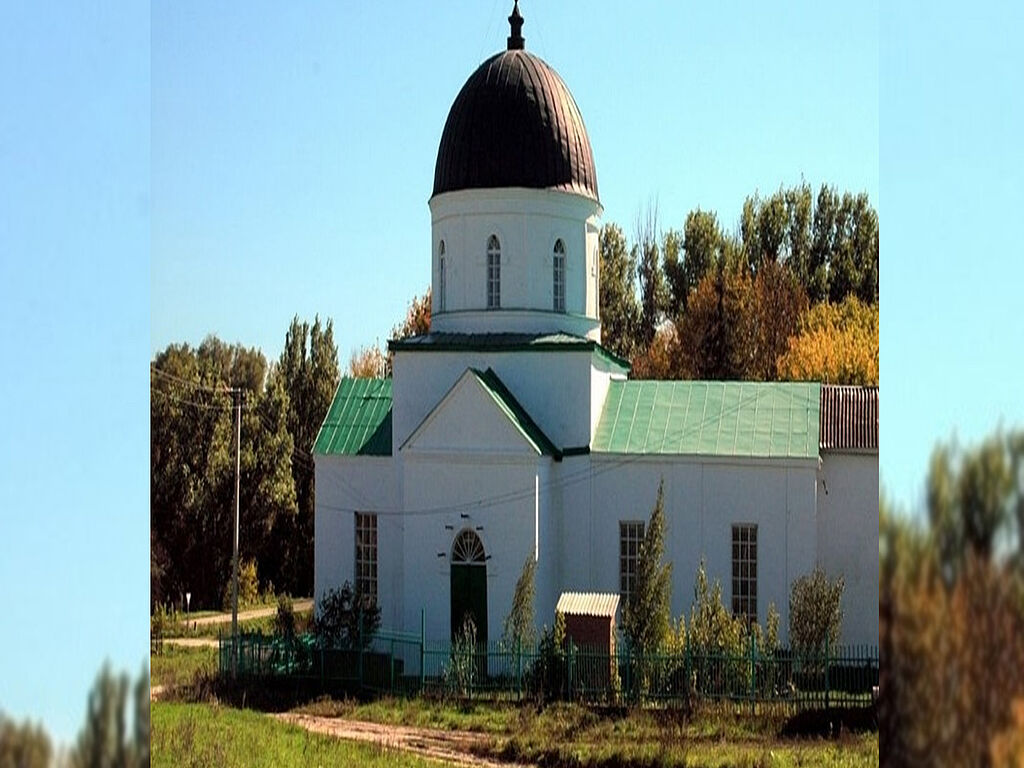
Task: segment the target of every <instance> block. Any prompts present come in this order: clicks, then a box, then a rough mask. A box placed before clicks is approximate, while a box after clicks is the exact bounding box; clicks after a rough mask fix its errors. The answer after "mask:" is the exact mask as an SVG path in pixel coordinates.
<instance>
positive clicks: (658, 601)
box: [622, 480, 672, 654]
mask: <svg viewBox="0 0 1024 768" xmlns="http://www.w3.org/2000/svg"><path fill="white" fill-rule="evenodd" d="M664 490H665V481H664V480H662V481H661V482H660V483H659V484H658V497H657V500H656V501H655V503H654V509H652V510H651V517H650V520H649V521H648V524H647V530H646V532H645V533H644V541H643V544H642V545H641V546H640V556H639V558H638V559H637V564H636V580H635V581H634V583H633V590H632V591H631V592H630V595H629V600H628V601H627V603H626V606H625V610H624V611H623V615H622V633H623V634H624V635H625V636H626V638H627V639H628V640H629V646H630V648H631V649H632V650H633V651H634V652H635V653H638V654H648V653H657V652H658V651H659V650H661V648H662V646H663V645H664V644H665V642H666V640H667V639H668V636H669V633H670V632H671V622H672V619H671V615H670V610H671V609H670V607H669V606H670V603H671V599H672V564H671V563H662V562H661V559H662V556H663V555H664V553H665V527H666V523H665V503H664V501H665V500H664Z"/></svg>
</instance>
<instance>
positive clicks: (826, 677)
mask: <svg viewBox="0 0 1024 768" xmlns="http://www.w3.org/2000/svg"><path fill="white" fill-rule="evenodd" d="M828 653H829V649H828V635H825V711H826V712H828V708H829V707H828V705H829V700H828Z"/></svg>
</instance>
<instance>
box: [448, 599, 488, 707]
mask: <svg viewBox="0 0 1024 768" xmlns="http://www.w3.org/2000/svg"><path fill="white" fill-rule="evenodd" d="M484 659H485V661H486V656H485V657H484ZM476 667H477V659H476V623H475V622H474V621H473V618H472V617H471V616H467V617H466V620H465V621H464V622H463V623H462V629H460V630H459V634H458V635H457V636H456V637H455V640H454V641H453V642H452V655H451V659H450V662H449V666H448V669H447V670H446V673H445V692H446V693H449V694H453V695H455V696H460V697H465V696H468V695H469V694H471V693H472V692H473V682H474V680H475V678H476V673H477V669H476Z"/></svg>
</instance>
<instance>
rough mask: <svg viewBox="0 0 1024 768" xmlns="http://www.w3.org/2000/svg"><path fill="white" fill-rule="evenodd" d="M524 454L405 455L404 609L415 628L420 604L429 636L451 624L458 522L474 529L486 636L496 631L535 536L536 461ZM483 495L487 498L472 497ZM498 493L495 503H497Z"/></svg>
mask: <svg viewBox="0 0 1024 768" xmlns="http://www.w3.org/2000/svg"><path fill="white" fill-rule="evenodd" d="M546 461H549V460H548V459H546V458H541V457H536V456H534V457H530V456H527V455H524V456H521V457H513V456H509V455H507V454H503V455H494V454H491V455H486V454H476V455H472V456H470V455H463V456H461V457H460V456H457V455H454V454H448V455H444V456H430V455H410V456H406V457H405V461H404V465H405V488H406V498H405V504H406V508H407V510H408V513H407V515H406V517H405V521H404V525H405V541H406V542H407V543H408V546H407V547H406V551H405V573H406V577H405V581H404V585H403V590H404V604H405V615H404V617H403V622H402V625H401V626H404V627H407V628H416V627H419V622H420V609H421V608H425V609H426V611H425V620H426V632H427V636H428V637H430V638H434V639H447V638H448V637H449V634H450V627H451V624H450V622H451V596H450V581H449V580H450V578H451V548H452V544H453V542H454V540H455V537H456V536H457V535H458V533H459V532H460V531H461V530H462V529H463V528H469V529H471V530H473V531H475V532H476V534H477V535H478V536H479V537H480V540H481V541H482V542H483V545H484V550H485V551H486V553H487V555H489V556H490V559H489V560H488V561H487V566H486V567H487V624H488V637H489V638H490V639H491V640H496V639H498V638H499V637H500V636H501V625H502V622H503V621H504V619H505V616H506V615H507V613H508V610H509V607H510V606H511V603H512V594H513V591H514V589H515V583H516V580H517V579H518V578H519V574H520V572H521V569H522V564H523V560H524V558H525V557H526V556H527V555H528V554H530V553H532V552H533V550H534V542H535V539H536V536H537V517H538V499H537V494H536V489H537V487H538V486H539V475H538V472H539V465H540V464H541V463H542V462H546ZM482 499H488V500H490V501H489V502H488V503H485V504H476V503H475V502H477V501H479V500H482ZM495 499H498V501H495Z"/></svg>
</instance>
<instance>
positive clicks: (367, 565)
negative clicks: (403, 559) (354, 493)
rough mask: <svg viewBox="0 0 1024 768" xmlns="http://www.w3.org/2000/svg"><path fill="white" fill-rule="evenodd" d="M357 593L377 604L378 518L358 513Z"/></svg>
mask: <svg viewBox="0 0 1024 768" xmlns="http://www.w3.org/2000/svg"><path fill="white" fill-rule="evenodd" d="M355 582H356V584H355V587H356V592H358V593H360V594H362V595H363V596H364V597H365V599H366V600H368V601H369V602H371V603H376V602H377V516H376V515H374V514H364V513H362V512H356V578H355Z"/></svg>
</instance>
